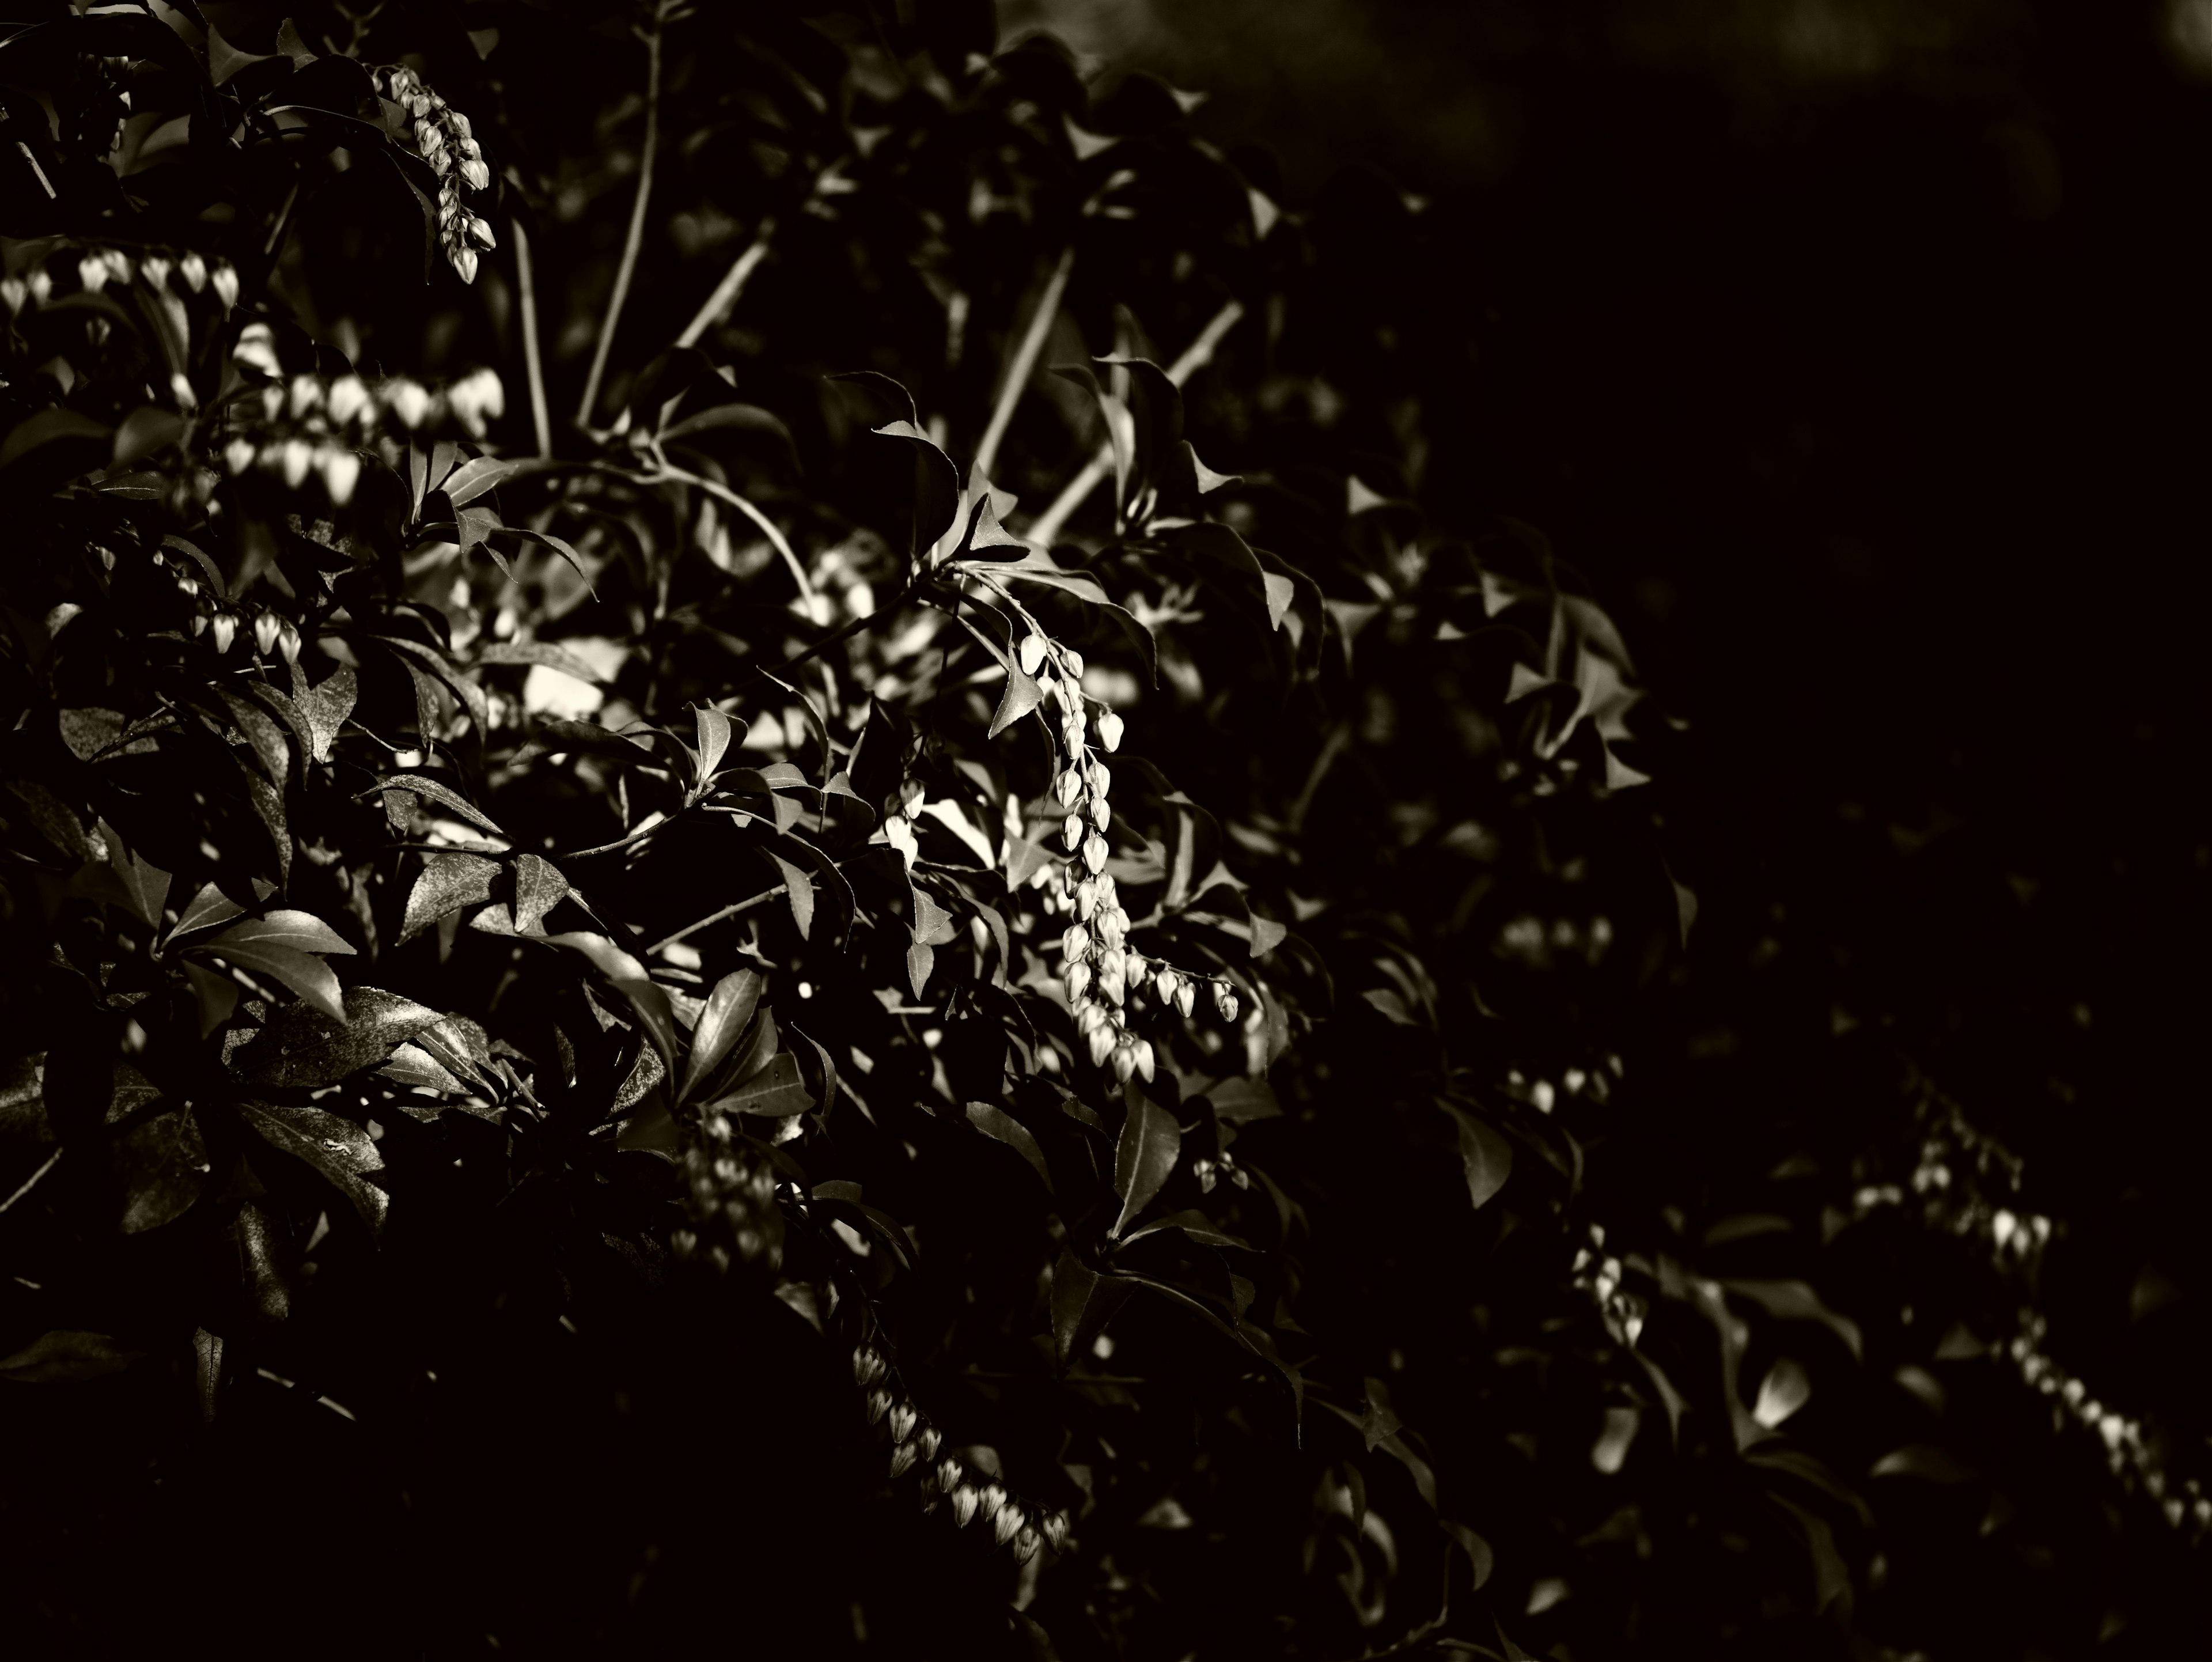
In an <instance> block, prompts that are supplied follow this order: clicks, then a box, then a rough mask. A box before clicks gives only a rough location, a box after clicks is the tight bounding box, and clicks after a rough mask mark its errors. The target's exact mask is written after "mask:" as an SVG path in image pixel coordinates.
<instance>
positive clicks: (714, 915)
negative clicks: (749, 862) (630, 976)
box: [645, 883, 791, 958]
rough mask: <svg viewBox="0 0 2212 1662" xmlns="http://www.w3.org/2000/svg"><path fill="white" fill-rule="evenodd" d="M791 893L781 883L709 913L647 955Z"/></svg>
mask: <svg viewBox="0 0 2212 1662" xmlns="http://www.w3.org/2000/svg"><path fill="white" fill-rule="evenodd" d="M790 892H791V885H790V884H788V883H779V884H777V885H776V886H775V887H774V888H772V889H763V890H762V891H761V892H759V893H758V894H757V895H754V896H752V897H751V898H750V899H745V900H740V901H738V903H737V904H734V905H730V906H725V907H723V908H722V910H720V911H718V912H709V913H708V914H707V916H704V917H702V918H701V919H700V920H699V921H698V922H696V923H686V924H685V925H684V927H683V928H680V929H678V930H677V932H676V933H675V934H671V935H670V936H669V937H668V938H667V939H666V940H665V941H654V942H653V945H651V946H650V947H647V948H646V949H645V951H646V955H647V957H648V958H650V957H653V956H654V955H656V954H658V953H663V952H665V951H667V949H668V948H669V947H673V946H674V945H675V944H676V943H677V942H678V941H681V940H683V939H684V936H685V935H688V934H698V933H699V931H700V930H702V929H708V928H713V927H714V925H715V924H717V923H720V922H722V921H723V920H725V919H726V918H732V917H735V916H737V915H738V913H739V912H749V911H750V910H752V909H753V908H754V907H756V906H765V905H766V904H768V903H769V901H771V900H774V899H775V898H776V897H777V896H779V895H785V894H789V893H790Z"/></svg>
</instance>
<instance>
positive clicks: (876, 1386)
mask: <svg viewBox="0 0 2212 1662" xmlns="http://www.w3.org/2000/svg"><path fill="white" fill-rule="evenodd" d="M853 1379H854V1383H855V1384H857V1385H860V1388H861V1389H862V1390H864V1391H866V1392H867V1393H868V1397H867V1403H868V1423H869V1424H870V1425H874V1424H876V1423H877V1422H888V1423H889V1425H890V1434H891V1476H892V1477H893V1478H898V1477H902V1476H905V1475H906V1474H907V1473H908V1471H910V1470H917V1469H919V1470H920V1473H921V1501H922V1510H923V1511H924V1512H934V1511H935V1510H936V1509H937V1508H938V1507H939V1505H940V1504H945V1505H949V1506H950V1507H951V1509H952V1521H953V1523H954V1525H956V1526H957V1527H958V1528H961V1529H965V1528H967V1526H968V1525H969V1524H971V1523H974V1522H975V1520H976V1519H979V1518H980V1519H982V1520H983V1521H984V1522H985V1523H987V1524H988V1525H990V1526H991V1532H992V1533H993V1535H994V1536H995V1537H997V1539H998V1543H999V1544H1000V1546H1002V1547H1005V1546H1010V1547H1012V1549H1013V1551H1014V1555H1015V1557H1017V1558H1018V1559H1020V1560H1022V1561H1023V1562H1027V1561H1028V1560H1029V1559H1030V1558H1032V1557H1034V1556H1035V1555H1036V1549H1037V1548H1038V1547H1039V1546H1040V1545H1041V1544H1044V1543H1050V1545H1051V1547H1052V1549H1053V1550H1054V1552H1062V1551H1065V1550H1066V1547H1067V1529H1068V1518H1067V1513H1066V1511H1064V1510H1061V1509H1059V1508H1055V1507H1045V1506H1040V1505H1037V1504H1036V1503H1035V1502H1032V1501H1024V1500H1021V1499H1019V1498H1018V1497H1017V1496H1014V1495H1009V1494H1008V1493H1007V1492H1006V1488H1005V1486H1004V1485H1003V1484H1001V1483H1000V1482H999V1481H998V1480H997V1478H995V1477H994V1476H990V1475H989V1474H987V1473H980V1472H971V1471H970V1470H969V1469H968V1466H967V1464H966V1463H964V1462H963V1461H962V1460H961V1459H960V1458H959V1457H958V1456H957V1455H955V1454H951V1453H949V1452H943V1446H944V1440H945V1439H944V1434H943V1433H941V1432H940V1431H939V1430H938V1428H936V1427H935V1426H933V1425H932V1424H931V1423H930V1422H928V1421H927V1419H926V1418H924V1417H923V1415H922V1414H921V1410H920V1409H917V1408H916V1407H915V1404H914V1401H913V1399H912V1398H911V1397H908V1395H907V1394H906V1392H905V1391H903V1390H902V1389H900V1388H899V1386H898V1384H897V1382H896V1380H895V1379H893V1377H892V1369H891V1365H890V1360H889V1359H888V1358H886V1357H885V1356H884V1353H883V1352H882V1351H881V1350H880V1349H878V1348H877V1347H876V1346H875V1345H874V1344H872V1343H871V1342H866V1341H863V1342H861V1343H860V1344H859V1345H857V1346H855V1347H854V1350H853Z"/></svg>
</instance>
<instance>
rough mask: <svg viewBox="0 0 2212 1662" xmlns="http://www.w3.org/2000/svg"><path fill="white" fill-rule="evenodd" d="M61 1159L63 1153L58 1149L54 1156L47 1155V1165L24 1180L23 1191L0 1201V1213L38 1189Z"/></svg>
mask: <svg viewBox="0 0 2212 1662" xmlns="http://www.w3.org/2000/svg"><path fill="white" fill-rule="evenodd" d="M61 1157H62V1151H61V1150H60V1149H58V1148H57V1149H55V1150H54V1152H53V1153H52V1154H49V1155H47V1156H46V1164H45V1165H44V1166H40V1168H39V1169H38V1170H37V1171H35V1172H32V1173H31V1175H30V1176H29V1177H27V1178H24V1179H23V1186H22V1187H21V1189H18V1190H16V1191H15V1193H14V1194H12V1195H10V1196H8V1198H7V1199H6V1200H3V1201H0V1212H5V1211H6V1210H7V1209H8V1208H9V1207H11V1206H13V1205H14V1204H15V1202H17V1201H19V1200H21V1199H22V1198H23V1196H26V1195H27V1194H29V1193H30V1192H31V1190H33V1189H35V1188H37V1187H38V1186H39V1179H40V1178H43V1177H44V1176H46V1173H47V1172H51V1171H52V1170H53V1169H54V1167H55V1166H56V1165H57V1164H58V1162H59V1161H60V1160H61Z"/></svg>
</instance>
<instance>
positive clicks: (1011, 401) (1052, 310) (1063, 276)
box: [975, 242, 1075, 478]
mask: <svg viewBox="0 0 2212 1662" xmlns="http://www.w3.org/2000/svg"><path fill="white" fill-rule="evenodd" d="M1074 266H1075V245H1074V244H1073V243H1072V242H1071V243H1069V244H1068V245H1067V247H1065V248H1063V249H1061V250H1060V263H1059V264H1058V265H1054V267H1053V268H1052V275H1051V276H1050V277H1048V278H1046V279H1045V285H1044V293H1042V295H1038V296H1037V304H1036V312H1035V313H1033V314H1031V315H1030V326H1029V328H1028V330H1027V332H1024V334H1023V336H1022V340H1021V344H1020V345H1019V346H1018V347H1016V348H1015V349H1014V355H1013V356H1012V358H1010V359H1008V360H1007V362H1006V380H1005V382H1004V384H1003V385H1001V386H1000V388H999V403H998V407H997V408H996V409H994V410H993V411H991V424H990V425H989V426H988V427H987V428H985V429H983V441H982V443H981V444H979V445H977V446H976V447H975V471H976V472H978V473H980V474H981V475H982V476H983V477H984V478H990V477H991V465H992V464H993V463H994V462H995V461H997V460H998V459H999V441H1000V439H1002V438H1004V437H1005V436H1006V423H1008V422H1010V421H1012V419H1013V416H1014V405H1016V404H1017V403H1018V402H1019V400H1020V399H1021V396H1022V393H1023V391H1024V389H1025V388H1026V387H1028V386H1029V384H1030V373H1031V372H1032V371H1033V370H1035V369H1036V361H1037V354H1038V353H1039V352H1041V351H1042V350H1044V338H1045V337H1046V336H1047V335H1048V334H1050V333H1051V332H1052V326H1053V323H1054V320H1056V319H1058V317H1059V316H1060V296H1061V295H1063V294H1065V293H1066V291H1067V274H1068V273H1069V271H1072V270H1073V269H1074Z"/></svg>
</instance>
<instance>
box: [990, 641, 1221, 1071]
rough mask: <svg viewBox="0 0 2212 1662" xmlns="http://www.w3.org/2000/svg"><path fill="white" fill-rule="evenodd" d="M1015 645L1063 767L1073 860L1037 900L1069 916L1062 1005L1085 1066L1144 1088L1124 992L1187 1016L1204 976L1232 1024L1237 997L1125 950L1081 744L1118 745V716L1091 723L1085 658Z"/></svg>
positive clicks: (1060, 790)
mask: <svg viewBox="0 0 2212 1662" xmlns="http://www.w3.org/2000/svg"><path fill="white" fill-rule="evenodd" d="M1018 654H1019V658H1020V662H1021V667H1022V668H1023V670H1024V672H1025V673H1028V674H1030V675H1031V676H1034V677H1035V678H1036V680H1037V682H1038V684H1039V685H1041V686H1042V688H1043V689H1044V693H1045V697H1046V698H1047V700H1048V702H1049V703H1050V704H1051V706H1052V708H1053V709H1056V710H1057V711H1058V712H1059V734H1060V744H1061V747H1062V754H1063V761H1064V765H1063V766H1062V768H1061V769H1060V772H1059V774H1058V775H1057V776H1055V777H1054V781H1053V784H1052V795H1053V799H1054V801H1055V802H1056V803H1057V804H1058V805H1059V806H1060V807H1061V808H1063V809H1065V810H1066V819H1064V820H1063V821H1062V822H1061V825H1060V841H1061V843H1062V845H1063V846H1064V847H1065V848H1066V850H1067V852H1068V854H1069V855H1070V856H1071V857H1070V858H1069V860H1068V861H1067V862H1066V865H1065V866H1064V867H1063V868H1062V869H1061V874H1060V892H1058V893H1056V894H1055V893H1054V892H1053V890H1052V888H1051V887H1050V886H1049V880H1048V885H1047V887H1046V892H1045V898H1044V899H1045V910H1046V911H1047V912H1048V914H1056V913H1060V912H1062V911H1066V912H1073V914H1074V921H1073V922H1071V923H1069V924H1068V926H1067V928H1066V931H1065V932H1064V933H1063V934H1061V936H1060V975H1061V977H1062V979H1063V980H1064V981H1065V982H1066V986H1067V998H1068V1008H1070V1010H1071V1011H1073V1014H1074V1016H1075V1030H1076V1032H1077V1033H1078V1035H1079V1037H1080V1038H1082V1040H1083V1042H1084V1043H1085V1045H1087V1046H1088V1047H1089V1050H1090V1053H1091V1065H1092V1066H1093V1067H1097V1068H1104V1067H1109V1066H1110V1067H1111V1068H1113V1070H1114V1076H1115V1078H1116V1079H1117V1080H1119V1081H1121V1082H1122V1083H1124V1084H1127V1082H1128V1081H1129V1080H1130V1079H1131V1078H1133V1077H1134V1078H1138V1079H1141V1080H1143V1081H1145V1082H1146V1084H1148V1085H1149V1084H1150V1083H1152V1077H1153V1075H1154V1073H1155V1071H1156V1070H1157V1068H1158V1056H1157V1055H1156V1054H1155V1053H1154V1051H1153V1049H1152V1041H1151V1040H1149V1039H1146V1038H1143V1037H1141V1036H1140V1035H1139V1034H1138V1033H1137V1032H1135V1031H1134V1030H1133V1029H1132V1028H1131V1027H1130V1026H1129V1025H1128V1023H1127V1020H1125V1016H1126V1014H1127V1013H1128V1011H1129V1009H1130V1003H1131V999H1132V996H1133V995H1136V994H1138V993H1140V992H1142V991H1144V990H1146V989H1150V990H1151V992H1152V995H1153V996H1154V997H1155V998H1156V999H1157V1000H1158V1002H1159V1003H1160V1004H1161V1006H1162V1007H1163V1008H1167V1009H1171V1010H1174V1011H1175V1012H1176V1013H1177V1014H1181V1015H1183V1016H1188V1015H1189V1014H1191V1012H1192V1010H1193V1009H1194V1008H1195V1007H1196V1005H1197V1001H1198V986H1197V983H1198V982H1199V981H1200V980H1207V981H1211V982H1212V987H1213V1007H1214V1009H1215V1011H1216V1012H1217V1013H1218V1014H1219V1015H1220V1017H1221V1019H1222V1020H1224V1021H1234V1020H1236V1019H1237V995H1236V993H1235V992H1234V991H1232V990H1231V989H1230V987H1229V986H1228V984H1227V983H1225V982H1221V981H1218V980H1213V979H1212V977H1194V976H1192V975H1189V974H1188V973H1187V972H1185V971H1181V970H1178V969H1176V968H1175V967H1174V966H1173V965H1170V964H1165V963H1163V962H1161V961H1160V960H1158V959H1152V958H1147V957H1146V956H1145V955H1144V954H1143V953H1139V952H1136V951H1133V949H1131V947H1129V946H1128V944H1127V936H1128V932H1129V914H1128V912H1127V910H1126V909H1125V908H1124V907H1123V906H1122V904H1121V892H1120V890H1119V889H1118V887H1117V886H1116V885H1115V880H1114V877H1113V875H1112V874H1111V873H1109V872H1108V871H1107V870H1106V860H1107V855H1108V853H1109V849H1108V845H1107V842H1106V828H1107V826H1109V825H1111V824H1112V823H1113V809H1112V808H1111V807H1110V806H1109V803H1108V800H1107V799H1108V797H1109V794H1111V792H1112V790H1113V788H1114V776H1113V773H1112V772H1111V770H1109V769H1108V767H1107V766H1106V764H1105V763H1104V762H1103V760H1101V759H1100V758H1099V757H1097V756H1096V755H1094V754H1093V753H1092V752H1091V746H1090V743H1089V742H1088V735H1089V734H1091V732H1092V731H1094V730H1095V731H1096V733H1097V738H1098V744H1099V747H1100V749H1102V750H1103V751H1106V752H1112V751H1114V750H1115V749H1118V748H1119V747H1120V746H1121V717H1120V716H1119V715H1116V714H1115V712H1114V711H1113V710H1112V709H1107V708H1104V707H1103V706H1102V707H1101V709H1100V711H1099V714H1098V716H1097V722H1096V725H1095V729H1094V727H1093V724H1092V722H1091V720H1090V717H1089V713H1088V709H1087V703H1088V701H1087V699H1086V697H1085V693H1084V691H1083V654H1081V653H1079V652H1078V651H1076V650H1075V649H1074V648H1073V647H1068V646H1063V645H1061V644H1060V642H1056V641H1049V640H1048V639H1046V637H1045V636H1042V635H1040V634H1035V633H1032V634H1030V635H1027V636H1024V637H1023V639H1022V642H1021V645H1020V647H1019V648H1018Z"/></svg>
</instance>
